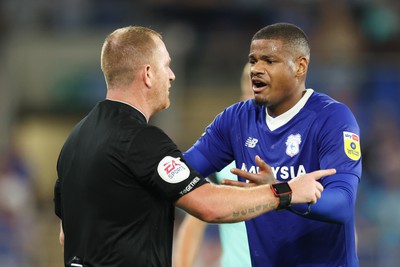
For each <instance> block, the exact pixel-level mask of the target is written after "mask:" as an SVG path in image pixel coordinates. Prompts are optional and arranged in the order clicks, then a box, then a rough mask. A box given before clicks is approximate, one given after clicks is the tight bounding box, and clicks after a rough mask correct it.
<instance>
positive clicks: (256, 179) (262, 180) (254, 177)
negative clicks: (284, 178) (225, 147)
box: [221, 156, 277, 187]
mask: <svg viewBox="0 0 400 267" xmlns="http://www.w3.org/2000/svg"><path fill="white" fill-rule="evenodd" d="M255 162H256V164H257V165H258V167H259V173H258V174H254V173H249V172H246V171H242V170H240V169H238V168H233V169H231V173H233V174H235V175H237V176H240V177H242V178H244V179H246V180H247V183H244V182H240V181H232V180H227V179H224V180H222V181H221V183H222V184H224V185H234V186H240V187H249V186H256V185H262V184H273V183H276V182H277V180H276V179H275V177H274V174H273V173H272V169H271V167H270V166H269V165H268V164H267V163H266V162H265V161H264V160H262V159H261V158H260V157H259V156H255Z"/></svg>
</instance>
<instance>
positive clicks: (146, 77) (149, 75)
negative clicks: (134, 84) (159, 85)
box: [142, 65, 153, 88]
mask: <svg viewBox="0 0 400 267" xmlns="http://www.w3.org/2000/svg"><path fill="white" fill-rule="evenodd" d="M142 78H143V81H144V83H145V84H146V86H147V87H149V88H150V87H151V85H152V79H153V70H152V68H151V66H150V65H145V66H144V68H143V70H142Z"/></svg>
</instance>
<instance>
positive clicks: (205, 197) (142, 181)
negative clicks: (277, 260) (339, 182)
mask: <svg viewBox="0 0 400 267" xmlns="http://www.w3.org/2000/svg"><path fill="white" fill-rule="evenodd" d="M169 64H170V57H169V54H168V51H167V49H166V47H165V45H164V43H163V41H162V37H161V35H160V34H159V33H157V32H155V31H153V30H151V29H149V28H145V27H139V26H130V27H125V28H121V29H117V30H116V31H114V32H113V33H111V34H110V35H109V36H108V37H107V38H106V40H105V42H104V45H103V48H102V52H101V69H102V71H103V73H104V77H105V80H106V83H107V95H106V99H105V100H104V101H102V102H99V103H98V104H97V105H96V106H95V107H93V109H92V110H91V111H90V113H89V114H88V115H87V116H86V117H85V118H83V119H82V120H81V121H80V122H79V123H78V124H77V125H76V126H75V127H74V128H73V130H72V132H71V134H70V135H69V137H68V139H67V140H66V142H65V144H64V146H63V148H62V150H61V152H60V155H59V159H58V163H57V174H58V179H57V181H56V184H55V190H54V192H55V193H54V202H55V213H56V214H57V216H58V217H59V218H60V219H61V231H60V243H61V244H62V245H64V263H65V266H77V267H80V266H85V267H89V266H90V267H106V266H109V267H111V266H112V267H132V266H139V267H140V266H145V267H148V266H171V254H172V236H173V223H174V208H175V206H177V207H179V208H181V209H183V210H185V211H186V212H188V213H190V214H192V215H194V216H196V217H198V218H200V219H201V220H204V221H207V222H214V223H222V222H236V221H242V220H247V219H250V218H253V217H255V216H258V215H260V214H262V213H265V212H268V211H270V210H274V209H276V208H278V206H279V207H282V206H285V205H290V203H307V202H309V203H315V202H316V201H317V199H318V198H320V197H321V192H322V190H323V187H322V186H321V184H320V183H319V182H317V181H316V180H317V179H319V178H320V177H322V176H327V175H331V174H333V173H334V172H335V170H321V171H317V172H314V173H310V174H307V175H305V176H303V177H301V178H299V179H294V180H292V181H290V182H289V183H288V184H285V185H284V184H283V183H282V186H281V187H279V188H284V189H285V190H286V191H285V192H283V193H284V195H285V197H282V195H280V192H279V191H278V192H275V191H274V192H273V191H272V190H271V188H272V187H271V186H270V185H261V186H257V187H246V188H240V187H229V186H218V185H214V184H211V183H208V182H207V181H206V180H205V179H204V178H203V177H201V176H200V175H199V174H198V173H196V172H195V171H194V170H193V169H192V168H191V167H190V166H189V165H188V164H187V163H186V162H185V161H184V159H183V157H182V153H181V151H180V150H178V148H177V146H176V145H175V144H174V143H173V141H172V140H171V139H170V138H169V137H168V136H167V135H166V134H165V133H164V132H163V131H162V130H161V129H159V128H157V127H154V126H151V125H149V124H148V121H149V119H150V117H151V116H152V115H154V114H155V113H157V112H159V111H161V110H163V109H166V108H168V106H169V105H170V101H169V88H170V86H171V82H172V81H173V80H174V79H175V75H174V73H173V72H172V70H171V69H170V65H169ZM257 162H258V165H259V167H260V173H259V174H249V173H248V174H243V175H241V176H242V177H244V178H247V179H249V180H250V181H254V180H255V179H262V178H263V177H264V178H265V176H268V175H271V173H270V172H269V167H268V165H267V164H266V163H264V162H263V161H262V160H261V159H260V158H257ZM272 189H276V188H275V187H273V188H272Z"/></svg>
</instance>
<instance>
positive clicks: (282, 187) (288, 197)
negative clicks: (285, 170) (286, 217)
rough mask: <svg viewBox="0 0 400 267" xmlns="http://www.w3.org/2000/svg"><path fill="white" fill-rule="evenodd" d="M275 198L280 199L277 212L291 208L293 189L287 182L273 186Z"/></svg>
mask: <svg viewBox="0 0 400 267" xmlns="http://www.w3.org/2000/svg"><path fill="white" fill-rule="evenodd" d="M270 186H271V190H272V192H273V193H274V196H276V197H278V198H279V205H278V208H277V209H276V210H283V209H287V208H288V207H290V203H291V201H292V189H291V188H290V186H289V184H288V183H287V182H283V183H276V184H271V185H270Z"/></svg>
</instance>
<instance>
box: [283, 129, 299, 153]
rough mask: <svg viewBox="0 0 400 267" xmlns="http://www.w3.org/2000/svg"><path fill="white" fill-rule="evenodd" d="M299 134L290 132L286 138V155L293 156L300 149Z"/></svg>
mask: <svg viewBox="0 0 400 267" xmlns="http://www.w3.org/2000/svg"><path fill="white" fill-rule="evenodd" d="M300 143H301V135H300V134H291V135H289V137H288V139H287V140H286V154H287V155H288V156H291V157H293V156H295V155H297V154H298V153H299V151H300Z"/></svg>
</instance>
